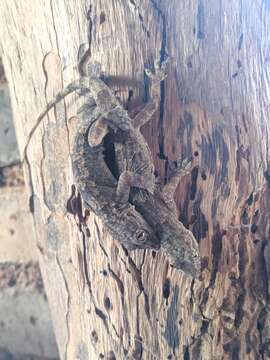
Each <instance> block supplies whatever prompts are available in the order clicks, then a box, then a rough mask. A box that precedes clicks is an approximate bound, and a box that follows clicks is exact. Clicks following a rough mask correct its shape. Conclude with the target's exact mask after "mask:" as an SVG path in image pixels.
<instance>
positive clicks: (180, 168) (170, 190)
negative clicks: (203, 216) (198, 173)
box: [162, 158, 192, 214]
mask: <svg viewBox="0 0 270 360" xmlns="http://www.w3.org/2000/svg"><path fill="white" fill-rule="evenodd" d="M171 163H174V162H171ZM170 165H171V166H172V164H170ZM191 169H192V159H191V158H186V159H184V160H183V161H181V160H178V161H177V163H176V167H175V168H174V169H173V170H172V173H171V176H170V178H169V181H168V182H167V184H165V185H164V186H163V188H162V195H163V199H164V201H165V202H166V204H167V205H168V207H169V208H170V209H171V210H172V211H173V212H174V213H175V214H177V213H178V211H177V208H176V205H175V201H174V198H173V197H174V193H175V190H176V188H177V186H178V184H179V183H180V180H181V179H182V177H183V176H185V175H187V174H189V173H190V172H191Z"/></svg>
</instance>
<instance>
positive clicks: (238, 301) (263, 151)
mask: <svg viewBox="0 0 270 360" xmlns="http://www.w3.org/2000/svg"><path fill="white" fill-rule="evenodd" d="M0 14H1V22H0V31H1V38H0V45H1V51H2V53H3V62H4V67H5V71H6V74H7V78H8V81H9V85H10V91H11V96H12V105H13V111H14V119H15V123H16V129H17V135H18V140H19V145H20V149H21V151H22V149H23V148H24V145H25V143H26V141H27V136H28V134H29V132H30V129H31V128H32V127H33V125H34V124H35V120H36V118H37V116H38V114H39V113H40V112H41V111H42V110H43V109H44V108H45V106H46V102H47V101H49V100H50V99H51V98H52V96H53V94H55V93H56V92H57V91H58V90H59V89H61V88H62V87H63V86H65V85H67V84H68V83H69V82H70V81H71V80H73V79H74V78H76V77H78V72H77V70H76V65H77V53H78V49H79V46H80V44H82V43H87V42H89V53H90V55H91V57H92V59H93V60H98V61H100V62H101V63H102V67H103V70H104V72H105V74H106V75H110V85H111V86H112V87H113V88H114V89H115V90H117V91H118V94H119V97H120V98H121V100H122V101H123V103H125V105H126V106H127V107H128V108H129V109H130V110H134V109H136V108H137V106H138V105H141V104H142V102H143V101H144V100H145V99H146V98H147V96H148V82H147V79H146V78H145V76H144V73H143V69H144V67H145V66H150V65H152V64H153V61H154V59H156V58H161V59H162V58H163V57H164V56H165V55H166V52H167V53H168V54H169V56H170V57H171V64H170V67H169V74H168V78H167V79H166V81H165V83H164V86H162V87H161V103H160V111H159V113H158V114H157V115H156V117H154V118H153V119H152V121H151V122H150V123H149V124H147V125H146V126H145V127H144V134H145V137H146V139H147V141H148V143H149V144H150V146H151V149H152V151H153V156H154V158H155V165H156V167H157V169H158V171H159V173H160V176H161V178H162V179H164V178H165V177H166V168H165V163H166V162H165V161H164V160H162V158H165V159H166V158H167V157H168V158H169V159H176V158H179V157H185V156H189V155H190V154H194V155H195V156H197V157H198V162H199V167H198V168H195V169H194V170H193V172H192V174H191V176H189V177H186V179H185V180H184V181H183V182H182V183H181V185H180V186H179V189H178V191H177V197H176V198H177V204H178V206H179V209H180V219H181V220H182V221H183V223H184V224H185V225H186V226H187V227H189V228H190V229H191V230H192V231H193V233H194V235H195V236H196V238H197V240H198V242H199V244H200V252H201V256H202V275H201V279H200V280H196V281H192V280H190V279H188V278H186V277H185V276H184V275H182V274H181V273H180V272H178V271H176V270H174V269H172V268H171V267H170V266H169V264H168V262H167V260H166V257H165V256H164V255H163V254H162V253H161V252H159V253H156V252H153V251H148V250H147V251H135V252H132V253H126V252H125V251H124V250H123V249H122V248H121V246H119V244H117V243H116V242H115V241H113V240H112V239H111V238H109V236H108V235H107V234H106V232H105V231H104V229H103V228H102V224H101V223H100V222H99V220H98V219H97V218H96V217H95V216H94V215H93V214H92V213H91V214H90V215H88V214H87V216H86V218H87V219H86V220H85V219H84V218H83V216H84V213H82V214H81V216H78V212H80V211H79V210H80V209H77V215H76V216H74V215H73V214H72V213H71V212H70V201H69V199H70V197H71V194H72V192H74V187H73V179H72V173H71V168H70V147H71V142H72V131H71V129H70V128H69V125H68V120H67V119H68V118H70V117H71V116H72V115H75V114H76V109H77V106H78V97H77V96H76V95H72V96H69V97H68V98H66V99H65V102H64V103H63V102H62V103H60V104H59V105H58V106H57V107H56V109H55V111H51V112H50V113H49V116H48V117H47V118H46V119H45V120H44V123H43V124H42V125H41V126H40V127H39V128H38V130H37V131H36V133H35V134H34V137H33V139H32V142H31V145H30V147H29V159H30V163H31V177H32V187H33V190H34V194H35V195H34V197H32V198H31V201H30V202H31V206H32V207H34V219H35V223H36V234H37V245H38V248H39V250H40V264H41V269H42V274H43V277H44V281H45V285H46V289H47V293H48V298H49V302H50V307H51V311H52V317H53V321H54V326H55V331H56V336H57V341H58V346H59V350H60V354H61V358H62V359H72V360H73V359H83V360H84V359H102V358H105V359H111V360H112V359H185V360H187V359H194V360H195V359H250V360H251V359H267V358H269V357H270V328H269V260H268V258H269V254H270V250H269V232H270V227H269V188H270V168H269V149H268V144H269V92H270V88H269V85H270V84H269V79H270V73H269V66H270V47H269V33H270V32H269V31H270V5H269V1H266V0H262V1H258V0H246V1H241V0H235V1H230V0H229V1H228V0H226V1H216V0H208V1H206V0H189V1H188V0H184V1H179V0H170V1H169V0H149V1H147V0H141V1H138V0H130V1H128V0H127V1H124V0H95V1H91V2H90V3H89V2H88V1H84V0H77V1H74V0H70V1H66V2H64V1H60V0H55V1H50V2H49V1H47V2H41V1H33V2H32V1H30V0H24V1H20V2H16V1H15V0H11V1H10V0H9V1H7V0H2V1H1V3H0ZM63 109H64V110H65V112H66V117H65V118H64V119H63V117H61V111H62V110H63ZM55 118H56V120H55ZM26 173H27V174H28V172H26ZM28 178H29V174H28ZM78 204H79V202H77V205H78ZM84 222H85V224H84Z"/></svg>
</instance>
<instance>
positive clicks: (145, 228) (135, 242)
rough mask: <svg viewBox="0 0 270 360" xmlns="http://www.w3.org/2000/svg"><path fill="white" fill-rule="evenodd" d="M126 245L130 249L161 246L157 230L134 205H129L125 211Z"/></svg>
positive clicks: (157, 247)
mask: <svg viewBox="0 0 270 360" xmlns="http://www.w3.org/2000/svg"><path fill="white" fill-rule="evenodd" d="M123 220H124V225H123V226H124V227H125V236H126V239H125V245H126V247H127V248H128V249H130V250H132V249H146V248H154V249H159V248H160V241H159V238H158V237H157V235H156V232H155V230H153V229H152V227H151V226H150V225H149V224H148V223H147V222H146V221H145V220H144V218H143V217H142V216H141V214H140V213H138V212H137V211H136V210H135V208H134V207H133V206H128V211H126V213H125V219H123Z"/></svg>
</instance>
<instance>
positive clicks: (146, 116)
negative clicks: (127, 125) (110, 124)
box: [133, 59, 169, 128]
mask: <svg viewBox="0 0 270 360" xmlns="http://www.w3.org/2000/svg"><path fill="white" fill-rule="evenodd" d="M168 62H169V59H166V60H165V61H163V62H162V63H160V61H159V60H156V61H155V65H154V68H155V70H154V72H152V71H151V70H149V69H145V73H146V75H147V76H148V77H149V78H150V79H151V81H152V96H151V99H150V100H149V102H148V103H147V104H146V105H145V106H144V107H143V108H142V110H141V111H140V112H139V113H138V114H137V115H136V116H135V117H134V119H133V124H134V126H135V127H137V128H140V127H141V126H143V125H144V124H146V123H147V122H148V121H149V120H150V119H151V117H152V116H153V114H154V113H155V112H156V111H157V109H158V106H159V100H160V82H161V81H162V80H164V79H165V78H166V76H167V64H168Z"/></svg>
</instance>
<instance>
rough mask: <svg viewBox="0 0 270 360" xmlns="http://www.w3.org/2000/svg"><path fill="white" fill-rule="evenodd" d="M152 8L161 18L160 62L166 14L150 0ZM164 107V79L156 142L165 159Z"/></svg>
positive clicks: (162, 51) (162, 55)
mask: <svg viewBox="0 0 270 360" xmlns="http://www.w3.org/2000/svg"><path fill="white" fill-rule="evenodd" d="M150 1H151V4H152V5H153V8H154V9H155V10H156V12H157V14H158V17H160V18H161V34H162V38H161V45H160V50H159V54H160V58H159V59H160V62H162V61H164V60H165V59H166V56H167V52H166V46H167V24H166V16H165V13H164V12H163V11H162V9H161V8H160V7H159V6H158V5H157V3H156V2H155V1H154V0H150ZM164 109H165V83H164V80H163V81H161V83H160V108H159V126H158V128H159V135H158V142H159V157H160V159H163V160H167V156H166V155H165V152H164V138H165V135H164V132H165V129H164Z"/></svg>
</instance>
